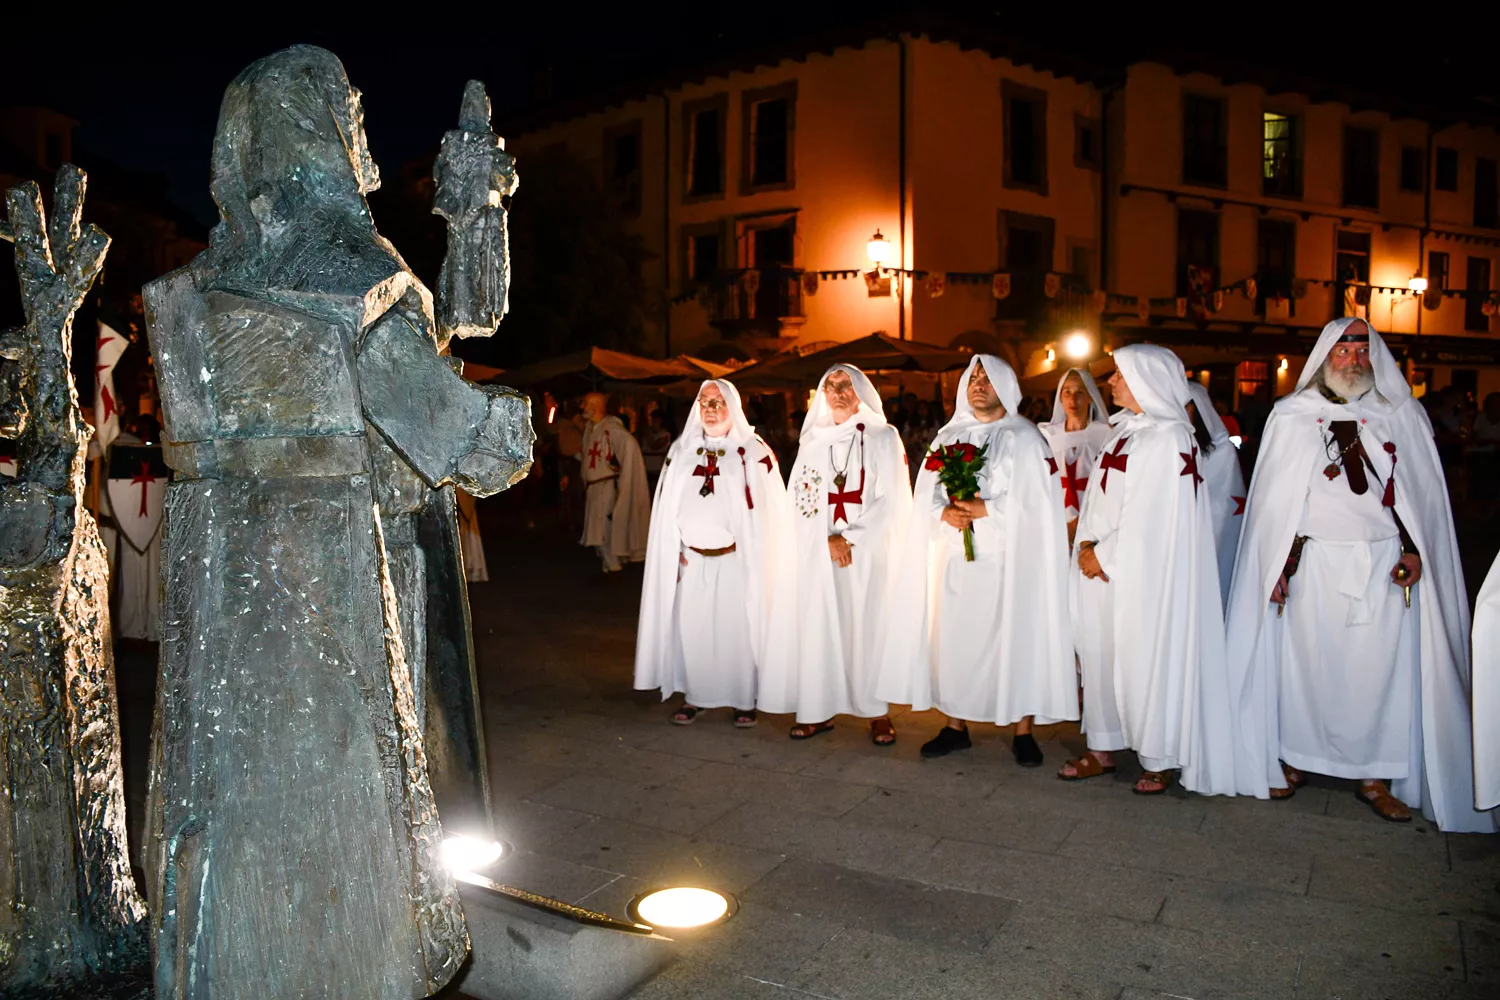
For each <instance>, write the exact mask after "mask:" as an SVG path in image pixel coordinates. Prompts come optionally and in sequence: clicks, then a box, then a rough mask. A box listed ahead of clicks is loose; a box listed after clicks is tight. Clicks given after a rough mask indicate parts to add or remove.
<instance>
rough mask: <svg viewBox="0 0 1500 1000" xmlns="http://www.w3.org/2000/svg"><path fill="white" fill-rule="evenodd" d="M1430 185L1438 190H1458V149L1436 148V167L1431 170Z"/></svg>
mask: <svg viewBox="0 0 1500 1000" xmlns="http://www.w3.org/2000/svg"><path fill="white" fill-rule="evenodd" d="M1432 186H1433V187H1435V188H1437V189H1438V190H1439V191H1457V190H1458V150H1456V149H1451V148H1449V147H1447V146H1439V147H1438V148H1437V169H1436V170H1434V171H1433V172H1432Z"/></svg>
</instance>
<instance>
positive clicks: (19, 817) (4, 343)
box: [0, 165, 147, 996]
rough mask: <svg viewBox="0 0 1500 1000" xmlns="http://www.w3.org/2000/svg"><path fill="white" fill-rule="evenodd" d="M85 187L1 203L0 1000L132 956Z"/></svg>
mask: <svg viewBox="0 0 1500 1000" xmlns="http://www.w3.org/2000/svg"><path fill="white" fill-rule="evenodd" d="M84 187H85V178H84V174H83V172H82V171H81V170H79V169H78V168H77V167H74V166H72V165H66V166H64V167H62V168H61V169H60V170H59V171H58V172H57V178H56V182H55V186H54V195H53V211H52V218H51V220H50V223H49V221H48V220H47V218H46V216H45V215H44V213H43V211H42V199H41V192H40V190H39V189H38V188H37V186H36V184H34V183H26V184H23V185H21V186H19V187H16V188H12V189H11V190H10V192H9V194H8V196H7V204H8V215H9V231H8V232H6V233H5V234H4V235H6V236H7V238H11V239H13V240H14V242H15V245H16V271H17V274H18V275H19V277H20V281H21V299H22V303H23V305H24V306H25V310H26V326H25V328H24V329H21V330H15V331H9V332H7V333H5V334H3V335H0V436H4V437H8V438H14V439H15V440H16V459H17V462H16V466H17V474H18V478H17V479H15V480H11V479H8V478H0V708H3V713H4V714H3V719H0V722H3V727H4V732H3V736H0V782H3V785H0V866H3V867H0V992H3V993H4V994H5V995H6V996H24V995H28V994H35V995H56V993H57V992H60V991H64V990H67V989H69V988H75V987H76V988H89V987H91V986H99V985H101V984H103V983H106V982H115V983H118V981H119V979H120V977H121V975H122V974H124V973H128V972H130V971H131V970H132V969H133V968H137V967H143V966H144V964H145V962H146V958H147V950H146V938H145V916H146V914H145V907H144V905H143V904H142V902H141V900H140V897H139V896H138V895H137V892H136V886H135V882H134V879H132V877H131V874H130V861H129V857H128V855H127V852H126V838H125V803H124V785H123V782H122V778H121V772H120V731H119V722H118V718H117V715H116V705H115V679H114V661H113V657H112V655H111V652H110V630H109V575H108V574H109V571H108V565H107V563H106V561H105V552H104V545H103V543H102V542H101V541H100V540H99V531H98V528H97V526H96V525H95V523H94V518H93V515H91V514H90V513H89V512H88V510H87V509H86V508H85V507H84V505H83V484H84V449H85V445H87V443H88V438H89V429H88V427H87V426H86V425H85V424H84V422H83V418H82V414H81V413H80V411H79V408H78V395H77V392H76V391H75V389H74V386H73V379H72V376H71V374H70V373H69V361H70V358H71V354H72V347H71V344H72V325H73V314H74V313H75V312H76V311H77V309H78V307H79V306H80V305H81V304H82V302H83V299H84V296H85V295H86V294H87V292H88V289H89V286H90V285H92V284H93V282H94V279H95V277H97V276H98V274H99V271H100V269H101V268H102V267H103V265H104V255H105V253H106V252H107V251H108V249H109V237H107V236H105V235H104V233H102V232H100V231H99V230H98V229H97V228H96V227H94V226H89V227H87V228H86V229H85V228H83V227H81V225H80V220H81V215H82V209H83V194H84Z"/></svg>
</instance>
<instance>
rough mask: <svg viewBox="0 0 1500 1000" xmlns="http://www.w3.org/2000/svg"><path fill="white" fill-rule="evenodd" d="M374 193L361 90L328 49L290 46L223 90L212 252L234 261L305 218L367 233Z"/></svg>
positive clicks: (216, 151)
mask: <svg viewBox="0 0 1500 1000" xmlns="http://www.w3.org/2000/svg"><path fill="white" fill-rule="evenodd" d="M378 187H380V172H379V171H378V170H377V169H376V167H375V162H374V160H372V159H371V158H370V149H369V146H368V144H367V143H366V141H365V123H364V109H363V108H362V107H361V106H360V95H359V91H357V90H355V89H354V88H353V87H352V86H350V85H349V77H348V75H347V74H346V73H345V72H344V66H343V63H341V62H339V60H338V57H337V56H335V55H334V54H333V53H332V52H329V51H328V50H327V49H320V48H318V47H317V46H314V45H294V46H292V47H291V48H289V49H283V50H282V51H280V52H277V53H274V54H272V55H269V56H266V57H265V58H264V59H261V60H259V61H257V62H255V63H252V64H251V65H250V66H249V67H248V68H247V69H245V71H244V72H242V73H240V75H239V76H237V77H235V79H234V82H233V83H231V84H230V85H229V89H228V90H226V91H225V92H224V103H223V104H222V105H221V106H220V109H219V128H218V131H217V133H216V134H215V136H214V151H213V195H214V201H216V202H217V203H218V205H219V214H220V215H221V216H222V218H223V221H222V222H221V223H220V225H219V226H218V227H217V228H216V229H215V230H214V235H213V243H214V249H215V250H216V251H218V252H219V253H228V254H230V255H232V256H238V255H240V254H243V253H245V252H247V251H249V252H254V251H253V249H252V248H255V247H257V246H258V245H263V244H264V243H266V242H274V241H275V238H276V235H277V234H278V232H279V231H281V230H283V229H286V228H287V227H289V226H294V225H296V224H297V223H298V222H299V221H305V220H306V218H307V216H308V215H309V214H310V212H311V211H312V209H313V208H314V206H316V209H317V212H318V214H319V215H320V216H321V217H323V218H325V219H326V218H329V217H331V216H333V217H336V216H345V218H346V219H347V220H348V221H350V222H355V221H356V220H357V223H358V224H360V225H362V226H365V227H368V226H369V225H370V223H369V221H368V220H369V209H368V207H367V206H366V205H365V200H364V196H365V195H366V194H367V193H369V192H371V191H374V190H375V189H376V188H378Z"/></svg>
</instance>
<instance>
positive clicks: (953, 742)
mask: <svg viewBox="0 0 1500 1000" xmlns="http://www.w3.org/2000/svg"><path fill="white" fill-rule="evenodd" d="M973 745H974V744H972V743H970V742H969V730H968V728H967V727H966V728H964V729H954V728H953V727H952V726H944V727H943V728H942V730H941V731H939V732H938V734H937V735H936V736H934V737H933V738H932V739H930V740H928V741H927V742H926V743H923V744H922V756H923V757H946V756H948V755H949V754H950V753H952V752H953V751H955V750H967V749H969V747H971V746H973Z"/></svg>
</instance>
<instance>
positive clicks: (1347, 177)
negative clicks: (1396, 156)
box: [1344, 125, 1380, 208]
mask: <svg viewBox="0 0 1500 1000" xmlns="http://www.w3.org/2000/svg"><path fill="white" fill-rule="evenodd" d="M1344 204H1345V205H1351V206H1354V207H1357V208H1379V207H1380V133H1379V132H1377V131H1375V130H1374V129H1369V128H1355V127H1354V126H1352V125H1351V126H1346V127H1345V129H1344Z"/></svg>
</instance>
